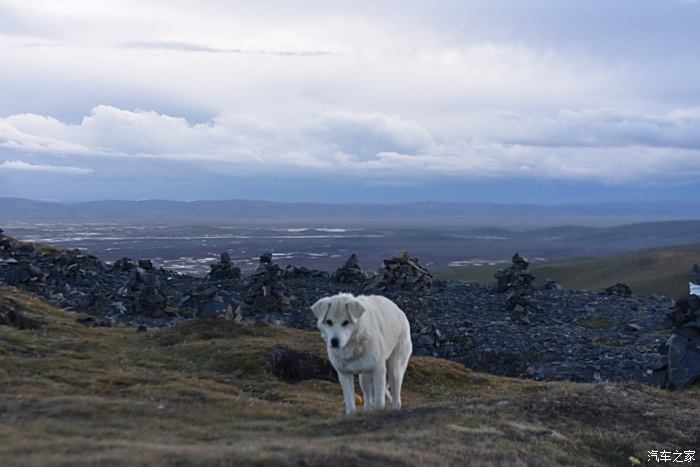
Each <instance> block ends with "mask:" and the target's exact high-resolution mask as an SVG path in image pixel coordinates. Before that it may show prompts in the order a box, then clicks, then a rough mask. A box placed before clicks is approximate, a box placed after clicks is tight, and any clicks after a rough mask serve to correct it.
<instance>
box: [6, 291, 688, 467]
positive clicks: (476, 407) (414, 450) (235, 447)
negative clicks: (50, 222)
mask: <svg viewBox="0 0 700 467" xmlns="http://www.w3.org/2000/svg"><path fill="white" fill-rule="evenodd" d="M18 313H19V314H20V315H25V317H26V314H27V313H31V315H33V317H34V318H35V319H38V320H39V321H40V324H41V325H40V326H39V327H38V328H35V329H21V328H22V327H25V328H26V327H27V326H26V325H23V323H24V321H22V320H18V318H17V316H18ZM0 323H2V324H0V375H1V377H0V439H1V440H2V443H0V459H2V462H1V463H2V464H3V465H27V466H36V465H41V466H52V465H70V466H74V465H98V464H99V465H128V466H138V465H305V466H314V465H356V466H360V465H361V466H366V465H441V466H443V465H470V464H473V465H557V464H566V465H574V464H575V465H630V460H629V459H630V456H633V458H636V459H639V460H641V461H642V462H644V461H645V460H646V458H647V454H646V451H647V450H649V449H657V450H661V449H670V450H676V449H678V450H687V449H693V448H695V447H696V446H695V443H696V442H697V440H698V439H700V425H698V423H697V419H698V417H699V416H700V397H699V396H700V389H698V388H692V389H689V390H685V391H677V392H668V391H661V390H656V389H652V388H649V387H646V386H642V385H639V384H608V383H601V384H574V383H541V382H534V381H523V380H514V379H507V378H500V377H495V376H489V375H485V374H478V373H474V372H472V371H470V370H468V369H466V368H464V367H462V366H461V365H458V364H456V363H451V362H447V361H445V360H439V359H434V358H427V357H426V358H422V357H419V358H412V360H411V363H410V365H409V369H408V372H407V376H406V378H407V379H406V381H405V391H404V408H403V409H402V410H400V411H391V410H389V411H384V412H381V413H371V414H358V415H355V416H352V417H346V416H345V415H344V414H343V410H342V397H341V389H340V386H339V385H338V384H337V383H332V382H329V381H323V380H307V381H305V382H302V383H297V384H290V383H285V382H282V381H281V380H279V379H277V378H276V377H275V376H274V375H273V374H272V373H271V371H270V369H269V366H268V361H269V356H270V353H271V351H272V349H274V348H275V347H278V346H286V347H290V348H294V349H299V350H302V351H305V352H309V353H313V354H316V355H320V356H322V355H324V349H323V346H322V342H321V340H320V339H319V336H318V333H316V332H304V331H298V330H293V329H288V328H281V327H274V326H261V325H248V326H245V325H239V324H235V323H234V322H231V321H222V320H212V321H194V322H188V323H185V324H180V325H177V326H176V327H173V328H169V329H162V330H149V331H147V332H140V333H139V332H136V331H135V330H134V329H133V328H127V327H113V328H88V327H85V326H83V325H81V324H79V323H77V322H76V315H75V314H72V313H68V312H63V311H59V310H56V309H54V308H51V307H49V306H47V305H44V304H42V303H41V302H39V301H37V300H35V299H32V298H30V297H28V296H26V295H24V294H22V293H20V292H17V291H16V290H14V289H8V288H4V289H3V288H0ZM8 323H9V325H8ZM25 324H26V323H25ZM35 324H36V323H35ZM633 460H634V459H633Z"/></svg>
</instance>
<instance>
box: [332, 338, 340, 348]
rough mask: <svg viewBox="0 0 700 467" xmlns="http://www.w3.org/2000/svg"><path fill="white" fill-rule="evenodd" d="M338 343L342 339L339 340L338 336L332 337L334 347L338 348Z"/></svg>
mask: <svg viewBox="0 0 700 467" xmlns="http://www.w3.org/2000/svg"><path fill="white" fill-rule="evenodd" d="M338 345H340V340H338V338H337V337H334V338H332V339H331V347H333V348H334V349H337V348H338Z"/></svg>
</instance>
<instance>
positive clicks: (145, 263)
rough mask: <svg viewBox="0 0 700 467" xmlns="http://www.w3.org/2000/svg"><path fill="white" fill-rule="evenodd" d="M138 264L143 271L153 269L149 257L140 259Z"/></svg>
mask: <svg viewBox="0 0 700 467" xmlns="http://www.w3.org/2000/svg"><path fill="white" fill-rule="evenodd" d="M138 266H139V267H140V268H141V269H143V270H145V271H150V270H151V269H153V262H151V260H150V259H140V260H139V262H138Z"/></svg>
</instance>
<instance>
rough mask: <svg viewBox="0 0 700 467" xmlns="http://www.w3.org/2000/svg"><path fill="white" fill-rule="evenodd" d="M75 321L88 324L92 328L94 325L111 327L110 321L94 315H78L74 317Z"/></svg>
mask: <svg viewBox="0 0 700 467" xmlns="http://www.w3.org/2000/svg"><path fill="white" fill-rule="evenodd" d="M76 321H77V322H79V323H80V324H82V325H84V326H89V327H92V328H96V327H105V328H111V327H112V322H111V321H109V320H106V319H98V318H95V317H94V316H80V317H78V318H76Z"/></svg>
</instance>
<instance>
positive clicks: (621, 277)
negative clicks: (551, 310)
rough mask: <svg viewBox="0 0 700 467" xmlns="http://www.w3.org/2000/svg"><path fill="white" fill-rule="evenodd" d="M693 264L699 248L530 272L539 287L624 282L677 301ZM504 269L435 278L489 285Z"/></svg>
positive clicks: (456, 271) (450, 272) (446, 272)
mask: <svg viewBox="0 0 700 467" xmlns="http://www.w3.org/2000/svg"><path fill="white" fill-rule="evenodd" d="M521 253H525V254H526V253H527V252H521ZM696 263H700V244H693V245H683V246H674V247H665V248H655V249H649V250H639V251H634V252H631V253H625V254H622V255H616V256H611V257H604V258H581V259H574V260H566V261H556V262H541V263H533V264H532V265H531V270H532V272H533V273H534V274H535V275H536V276H537V283H538V284H540V285H541V284H542V283H544V281H545V280H546V279H552V280H555V281H557V282H559V283H561V284H562V286H563V287H564V288H567V289H586V290H602V289H604V288H606V287H608V286H610V285H612V284H615V283H616V282H624V283H625V284H627V285H629V286H630V287H632V289H633V290H634V291H635V292H637V293H640V294H649V293H659V294H663V295H667V296H669V297H673V298H677V297H680V296H681V295H683V294H686V293H688V276H689V274H690V270H691V268H692V267H693V264H696ZM503 267H504V265H499V266H467V267H459V268H449V269H443V270H439V271H436V275H437V276H438V277H442V278H450V279H456V280H463V281H467V282H479V283H484V284H491V283H494V278H493V275H494V274H495V273H496V271H497V270H498V269H501V268H503Z"/></svg>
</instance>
